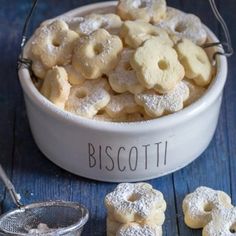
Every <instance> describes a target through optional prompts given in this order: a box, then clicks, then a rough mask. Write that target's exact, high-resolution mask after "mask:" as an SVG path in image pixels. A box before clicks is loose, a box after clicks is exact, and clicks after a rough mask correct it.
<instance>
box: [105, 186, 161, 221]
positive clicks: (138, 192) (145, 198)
mask: <svg viewBox="0 0 236 236" xmlns="http://www.w3.org/2000/svg"><path fill="white" fill-rule="evenodd" d="M132 196H134V197H135V201H129V199H130V197H132ZM105 203H106V206H107V207H111V208H112V209H113V210H115V211H117V212H120V213H124V214H125V212H129V213H131V214H139V215H140V216H141V217H143V218H147V217H148V216H149V215H150V213H151V212H152V211H153V210H155V208H154V207H155V206H157V205H159V206H160V208H161V207H162V205H163V204H165V202H164V199H163V195H162V193H161V192H159V191H157V190H155V189H153V188H152V186H151V185H149V184H145V183H136V184H130V183H124V184H119V185H118V186H117V187H116V189H115V190H114V191H113V192H111V193H109V194H108V195H107V196H106V198H105Z"/></svg>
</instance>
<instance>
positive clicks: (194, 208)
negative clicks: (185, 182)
mask: <svg viewBox="0 0 236 236" xmlns="http://www.w3.org/2000/svg"><path fill="white" fill-rule="evenodd" d="M223 206H224V207H227V208H229V207H231V199H230V197H229V196H228V195H227V194H226V193H224V192H221V191H216V190H213V189H211V188H207V187H199V188H197V189H196V190H195V191H194V192H193V193H190V194H189V195H187V196H186V197H185V199H184V201H183V210H184V212H185V213H186V212H188V214H189V215H191V216H192V217H193V218H198V217H208V218H209V217H210V218H211V211H212V210H215V209H219V208H221V207H223ZM206 207H207V208H209V209H207V210H206V209H205V208H206ZM208 221H209V219H208Z"/></svg>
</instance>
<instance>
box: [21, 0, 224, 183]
mask: <svg viewBox="0 0 236 236" xmlns="http://www.w3.org/2000/svg"><path fill="white" fill-rule="evenodd" d="M128 2H129V1H122V0H120V1H119V4H118V2H103V3H97V4H90V5H87V6H83V7H80V8H77V9H74V10H72V11H70V12H67V13H65V14H63V15H60V16H58V17H56V18H54V19H50V20H47V21H45V22H43V23H42V24H41V26H40V27H39V28H38V29H37V30H36V31H35V33H34V35H33V36H32V37H31V38H30V39H29V41H28V42H27V44H26V46H25V48H24V54H23V55H24V57H25V58H28V59H30V60H31V61H32V68H31V69H32V70H30V69H29V68H27V67H25V66H21V67H20V69H19V78H20V83H21V86H22V89H23V92H24V99H25V104H26V108H27V114H28V119H29V123H30V127H31V131H32V134H33V137H34V140H35V142H36V144H37V146H38V147H39V149H40V150H41V151H42V153H44V154H45V156H46V157H47V158H48V159H50V160H51V161H52V162H54V163H55V164H56V165H58V166H60V167H62V168H63V169H65V170H67V171H69V172H72V173H74V174H76V175H79V176H82V177H86V178H89V179H94V180H99V181H107V182H126V181H129V182H131V181H140V180H147V179H152V178H156V177H159V176H163V175H166V174H169V173H172V172H174V171H176V170H179V169H181V168H183V167H185V166H187V165H188V164H189V163H191V162H192V161H194V160H195V159H196V158H197V157H199V156H200V155H201V154H202V153H203V152H204V150H205V149H206V148H207V146H208V145H209V143H210V141H211V139H212V137H213V135H214V132H215V130H216V126H217V121H218V117H219V112H220V106H221V101H222V95H223V88H224V85H225V81H226V76H227V60H226V58H225V57H224V56H217V57H216V60H215V63H214V61H213V59H212V57H213V54H214V53H215V52H216V51H217V50H219V48H216V47H212V48H209V49H207V50H205V49H203V48H204V47H203V45H204V44H205V43H209V42H218V41H219V40H218V39H217V37H216V36H215V35H214V34H213V33H212V31H211V30H210V29H208V28H207V27H206V26H205V25H203V24H202V23H201V22H200V20H199V18H197V17H196V16H194V15H192V14H186V13H184V12H182V11H179V10H177V9H174V8H170V7H167V6H166V3H165V1H164V0H163V1H160V2H162V4H163V5H162V4H161V6H160V5H155V4H154V3H155V1H153V2H154V3H153V5H151V6H150V5H148V4H146V5H145V4H144V5H139V4H138V2H139V1H135V0H134V1H133V2H132V4H131V5H130V6H129V5H126V3H128ZM144 2H145V1H144ZM117 4H118V5H117ZM152 11H153V12H155V14H154V13H152ZM156 12H158V14H156ZM186 22H188V24H187V23H186Z"/></svg>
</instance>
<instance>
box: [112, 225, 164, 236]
mask: <svg viewBox="0 0 236 236" xmlns="http://www.w3.org/2000/svg"><path fill="white" fill-rule="evenodd" d="M160 232H161V227H158V226H156V227H154V226H149V225H144V226H141V225H139V224H137V223H131V224H128V225H124V226H123V227H121V228H120V229H119V230H118V232H117V234H116V235H117V236H159V235H161V234H160Z"/></svg>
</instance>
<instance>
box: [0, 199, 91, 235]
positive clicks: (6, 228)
mask: <svg viewBox="0 0 236 236" xmlns="http://www.w3.org/2000/svg"><path fill="white" fill-rule="evenodd" d="M87 220H88V211H87V209H86V208H84V207H83V206H81V205H79V204H78V203H71V202H61V201H56V202H45V203H36V204H31V205H28V206H25V207H23V208H21V209H17V210H14V211H11V212H9V213H7V214H5V215H3V216H2V217H1V218H0V231H2V232H4V233H8V235H47V236H53V235H57V236H59V235H70V236H73V235H80V233H81V231H82V227H83V225H84V224H85V223H86V222H87ZM41 224H44V225H47V227H48V228H49V229H46V230H45V229H41V231H40V230H36V232H37V233H36V232H35V231H34V233H32V230H35V229H38V226H39V225H41ZM30 230H31V231H30Z"/></svg>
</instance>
